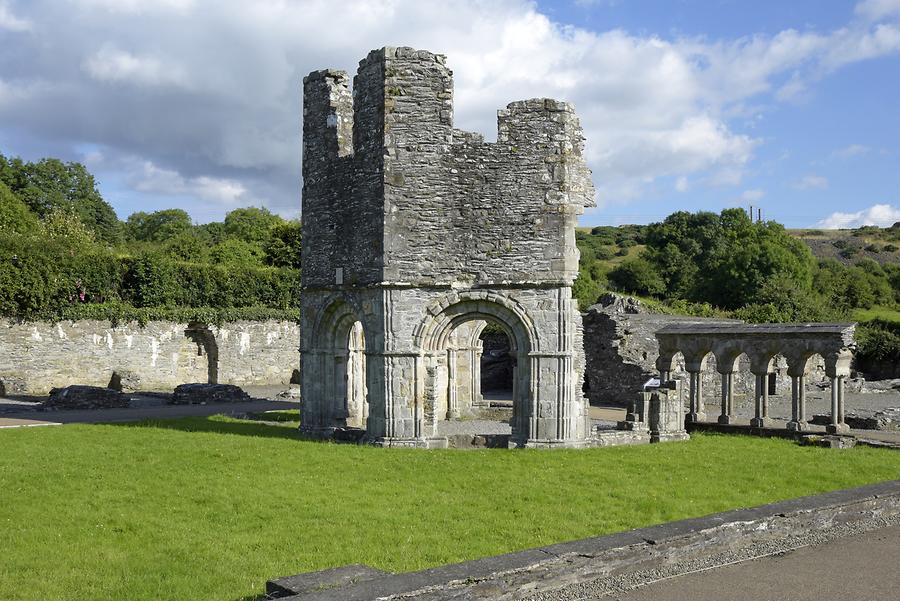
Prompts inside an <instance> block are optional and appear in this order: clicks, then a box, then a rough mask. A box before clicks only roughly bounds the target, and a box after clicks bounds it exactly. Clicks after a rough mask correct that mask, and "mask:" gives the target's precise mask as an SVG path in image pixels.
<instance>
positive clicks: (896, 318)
mask: <svg viewBox="0 0 900 601" xmlns="http://www.w3.org/2000/svg"><path fill="white" fill-rule="evenodd" d="M853 319H855V320H856V321H859V322H866V321H872V320H873V319H881V320H883V321H892V322H894V323H900V311H898V310H897V309H890V308H888V307H872V308H871V309H856V310H855V311H853Z"/></svg>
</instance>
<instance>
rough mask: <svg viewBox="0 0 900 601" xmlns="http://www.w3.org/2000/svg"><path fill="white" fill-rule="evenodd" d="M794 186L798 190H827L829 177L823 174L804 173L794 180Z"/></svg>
mask: <svg viewBox="0 0 900 601" xmlns="http://www.w3.org/2000/svg"><path fill="white" fill-rule="evenodd" d="M794 188H796V189H797V190H827V189H828V178H827V177H822V176H821V175H812V174H811V175H804V176H803V177H801V178H800V179H799V180H797V181H796V182H794Z"/></svg>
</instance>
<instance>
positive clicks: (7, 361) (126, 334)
mask: <svg viewBox="0 0 900 601" xmlns="http://www.w3.org/2000/svg"><path fill="white" fill-rule="evenodd" d="M299 342H300V327H299V325H297V324H296V323H293V322H283V321H264V322H249V321H239V322H232V323H225V324H222V325H221V326H214V325H207V324H194V323H192V324H188V323H174V322H166V321H152V322H150V323H148V324H146V325H145V326H141V325H139V324H138V323H135V322H132V323H127V324H120V325H115V326H114V325H113V324H111V323H110V322H108V321H89V320H84V321H75V322H71V321H70V322H59V323H49V322H26V323H19V322H16V321H12V320H6V319H4V320H0V393H2V394H46V393H48V392H49V391H50V389H51V388H56V387H59V388H61V387H65V386H69V385H72V384H84V385H91V386H110V385H112V386H113V387H121V388H122V389H124V390H171V389H173V388H175V387H176V386H178V385H179V384H183V383H186V382H211V383H220V384H236V385H239V386H246V385H287V384H289V383H290V382H291V380H292V378H293V379H294V380H295V381H297V378H298V376H299V372H298V370H299V367H300V366H299V363H300V355H299V352H298V346H299Z"/></svg>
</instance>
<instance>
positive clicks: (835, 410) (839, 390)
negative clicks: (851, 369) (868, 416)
mask: <svg viewBox="0 0 900 601" xmlns="http://www.w3.org/2000/svg"><path fill="white" fill-rule="evenodd" d="M825 431H826V432H828V433H829V434H844V433H846V432H849V431H850V427H849V426H848V425H847V424H846V423H844V376H832V377H831V423H830V424H828V425H827V426H825Z"/></svg>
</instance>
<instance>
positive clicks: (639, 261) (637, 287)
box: [608, 257, 666, 296]
mask: <svg viewBox="0 0 900 601" xmlns="http://www.w3.org/2000/svg"><path fill="white" fill-rule="evenodd" d="M608 277H609V281H610V283H611V284H613V285H614V286H616V288H618V289H619V290H624V291H626V292H633V293H635V294H641V295H644V296H663V294H664V293H665V292H666V283H665V281H664V280H663V278H662V276H660V274H659V272H658V271H656V267H654V265H653V264H652V263H650V262H649V261H647V260H646V259H644V258H642V257H638V258H636V259H628V260H627V261H623V262H622V263H621V264H619V265H618V266H616V268H615V269H613V270H612V271H610V272H609V276H608Z"/></svg>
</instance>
